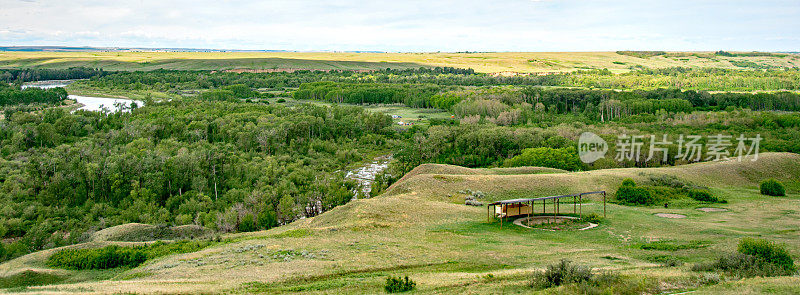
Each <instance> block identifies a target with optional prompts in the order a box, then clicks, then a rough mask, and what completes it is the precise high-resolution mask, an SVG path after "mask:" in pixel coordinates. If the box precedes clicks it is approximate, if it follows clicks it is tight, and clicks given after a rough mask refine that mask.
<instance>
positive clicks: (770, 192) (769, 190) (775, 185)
mask: <svg viewBox="0 0 800 295" xmlns="http://www.w3.org/2000/svg"><path fill="white" fill-rule="evenodd" d="M760 188H761V194H762V195H767V196H777V197H781V196H785V195H786V190H785V189H784V188H783V184H782V183H781V182H780V181H777V180H775V179H767V180H764V181H762V182H761V186H760Z"/></svg>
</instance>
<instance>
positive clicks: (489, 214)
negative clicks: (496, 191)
mask: <svg viewBox="0 0 800 295" xmlns="http://www.w3.org/2000/svg"><path fill="white" fill-rule="evenodd" d="M491 207H492V205H486V222H487V223H492V211H491V210H489V208H491Z"/></svg>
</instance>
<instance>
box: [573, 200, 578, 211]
mask: <svg viewBox="0 0 800 295" xmlns="http://www.w3.org/2000/svg"><path fill="white" fill-rule="evenodd" d="M576 200H577V199H576V198H575V196H572V214H575V213H578V203H577V202H576Z"/></svg>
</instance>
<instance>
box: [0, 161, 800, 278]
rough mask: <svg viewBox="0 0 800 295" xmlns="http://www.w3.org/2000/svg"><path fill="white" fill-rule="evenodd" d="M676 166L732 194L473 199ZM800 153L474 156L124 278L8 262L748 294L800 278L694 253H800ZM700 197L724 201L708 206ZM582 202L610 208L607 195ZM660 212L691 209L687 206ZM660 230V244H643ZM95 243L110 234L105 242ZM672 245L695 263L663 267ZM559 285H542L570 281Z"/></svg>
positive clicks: (555, 190)
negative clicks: (626, 202)
mask: <svg viewBox="0 0 800 295" xmlns="http://www.w3.org/2000/svg"><path fill="white" fill-rule="evenodd" d="M651 175H672V176H675V177H678V178H679V179H681V180H683V181H687V182H691V183H693V184H696V185H701V186H707V187H709V188H710V189H711V191H712V192H713V193H714V194H715V195H717V196H719V197H722V198H725V199H727V200H728V201H729V202H728V203H727V204H713V205H709V204H700V203H697V204H686V205H685V206H679V207H678V208H672V207H671V208H669V209H665V208H663V207H629V206H622V205H617V204H609V205H608V217H607V218H606V219H605V220H603V222H601V224H600V226H599V227H597V228H594V229H591V230H586V231H556V232H551V231H543V230H537V229H525V228H521V227H517V226H513V225H509V224H505V225H504V226H503V227H502V228H501V227H500V225H499V223H497V222H493V223H488V222H487V220H486V208H485V207H471V206H466V205H463V194H461V193H460V191H463V190H465V189H470V190H480V191H483V192H486V193H487V194H488V195H487V197H486V199H485V200H482V201H484V202H489V201H492V200H497V199H504V198H509V197H522V196H528V197H534V196H546V195H553V194H563V193H575V192H582V191H592V190H608V191H610V192H613V191H614V190H615V189H616V187H618V186H619V184H620V183H621V181H622V180H623V179H624V178H633V179H635V180H637V181H644V180H645V179H647V177H649V176H651ZM769 177H774V178H777V179H779V180H781V181H783V182H784V183H785V184H786V187H787V191H788V195H787V196H786V197H767V196H762V195H760V194H759V191H758V182H759V181H761V180H762V179H764V178H769ZM798 179H800V155H797V154H790V153H768V154H762V155H761V157H760V158H759V159H758V161H756V162H750V161H744V162H736V161H731V162H718V163H698V164H690V165H684V166H677V167H666V168H627V169H610V170H595V171H588V172H569V173H568V172H564V171H559V170H553V169H538V168H513V169H468V168H462V167H457V166H449V165H434V164H426V165H423V166H420V167H418V168H416V169H415V170H414V171H412V172H411V173H409V174H407V175H406V176H405V177H404V178H403V179H401V180H400V181H399V182H398V183H396V184H395V185H393V186H392V187H391V188H390V189H389V190H388V191H387V192H386V193H384V194H383V195H381V196H379V197H376V198H372V199H364V200H356V201H352V202H350V203H348V204H346V205H343V206H340V207H337V208H336V209H334V210H331V211H329V212H326V213H324V214H322V215H320V216H317V217H313V218H308V219H302V220H299V221H296V222H294V223H291V224H289V225H286V226H281V227H278V228H274V229H271V230H268V231H262V232H253V233H242V234H231V235H227V236H225V237H224V242H223V243H222V244H219V245H217V246H212V247H210V248H206V249H204V250H201V251H199V252H196V253H189V254H181V255H172V256H167V257H163V258H160V259H157V260H155V261H152V262H147V263H145V264H144V265H142V266H140V267H137V268H134V269H130V270H124V271H122V272H121V273H117V274H115V275H114V276H113V277H110V278H109V277H106V276H103V275H99V274H95V275H94V277H95V278H94V280H93V281H92V280H89V281H84V282H78V281H76V280H75V279H70V278H69V277H70V276H73V277H74V276H86V273H82V272H66V271H63V270H53V269H48V268H47V267H46V266H44V264H43V261H44V260H45V259H46V258H47V256H48V255H49V253H52V252H53V251H54V250H48V251H43V252H37V253H33V254H30V255H27V256H24V257H21V258H18V259H15V260H12V261H9V262H6V263H4V264H2V265H0V276H4V277H8V276H13V275H16V274H19V273H20V272H22V271H25V270H35V271H38V272H48V273H54V274H58V275H62V276H66V277H67V278H66V279H65V280H66V281H65V282H67V284H58V285H49V286H40V287H29V288H28V289H19V288H17V289H9V291H25V292H36V293H39V292H47V293H50V294H61V293H75V292H86V293H162V294H163V293H209V292H211V293H217V292H225V293H234V294H237V293H261V292H264V293H306V294H341V293H350V294H365V293H367V294H371V293H382V292H383V291H382V290H383V289H382V288H383V282H384V281H385V278H386V276H389V275H395V276H397V275H409V276H410V277H411V278H412V279H414V280H415V281H416V282H417V284H418V285H417V290H416V291H415V292H416V293H424V294H433V293H468V294H478V293H531V292H533V290H532V289H530V288H529V287H528V286H527V284H528V280H529V276H530V274H531V273H533V272H534V271H537V270H540V269H542V268H544V267H545V266H546V265H548V264H551V263H554V262H556V261H558V260H559V259H562V258H568V259H570V260H573V261H575V262H578V263H581V264H585V265H589V266H592V267H594V268H596V269H605V270H613V271H615V272H618V273H621V274H624V275H627V276H631V277H633V278H643V277H648V278H650V279H657V280H659V282H661V284H664V286H665V289H666V290H668V291H669V292H685V291H694V293H692V294H721V293H730V292H734V291H736V292H737V293H741V294H759V293H764V292H768V293H769V292H771V293H778V294H785V293H797V292H800V277H797V276H792V277H778V278H753V279H746V280H740V281H729V282H723V283H721V284H713V285H708V286H703V284H702V283H700V281H701V280H700V279H699V274H698V273H696V272H693V271H691V270H690V267H691V265H692V264H695V263H700V262H708V261H711V260H712V259H714V257H716V256H717V255H719V254H720V253H723V252H726V251H734V250H735V247H736V243H737V242H738V241H739V240H740V239H741V238H742V237H761V238H767V239H770V240H773V241H777V242H780V243H783V244H786V245H787V246H788V249H789V251H790V253H791V254H792V255H793V256H794V257H798V256H800V251H799V250H798V249H800V239H797V235H798V233H799V231H798V228H797V224H798V221H800V194H798V192H799V191H800V181H798ZM697 207H719V208H725V209H728V210H729V211H727V212H702V211H699V210H696V208H697ZM583 211H584V213H591V212H594V213H599V214H600V213H601V212H602V202H601V201H600V199H598V198H594V199H591V200H589V202H587V203H586V204H584V206H583ZM655 213H674V214H682V215H685V216H686V218H683V219H669V218H662V217H657V216H655V215H654V214H655ZM654 242H657V244H658V245H659V246H658V247H643V246H642V245H648V244H651V243H654ZM93 243H94V244H91V245H76V246H74V247H89V246H92V247H95V246H100V245H104V244H107V243H109V242H93ZM664 257H674V258H675V259H678V260H680V261H682V262H685V263H686V264H684V265H682V266H677V267H665V266H661V265H660V263H659V262H658V261H659V259H663V258H664ZM559 290H561V289H554V290H553V289H551V290H545V291H541V292H543V293H553V292H558V291H559Z"/></svg>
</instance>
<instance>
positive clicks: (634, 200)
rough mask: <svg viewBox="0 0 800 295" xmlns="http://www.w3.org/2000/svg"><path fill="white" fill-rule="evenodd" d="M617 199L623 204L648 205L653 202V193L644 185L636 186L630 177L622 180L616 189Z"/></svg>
mask: <svg viewBox="0 0 800 295" xmlns="http://www.w3.org/2000/svg"><path fill="white" fill-rule="evenodd" d="M616 197H617V200H619V201H620V202H622V203H623V204H637V205H649V204H653V203H654V202H655V198H654V197H653V194H652V193H650V190H648V189H647V188H644V187H637V186H636V183H635V182H633V180H632V179H630V178H628V179H625V180H623V181H622V185H621V186H620V187H619V189H617V194H616Z"/></svg>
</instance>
